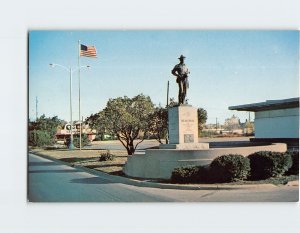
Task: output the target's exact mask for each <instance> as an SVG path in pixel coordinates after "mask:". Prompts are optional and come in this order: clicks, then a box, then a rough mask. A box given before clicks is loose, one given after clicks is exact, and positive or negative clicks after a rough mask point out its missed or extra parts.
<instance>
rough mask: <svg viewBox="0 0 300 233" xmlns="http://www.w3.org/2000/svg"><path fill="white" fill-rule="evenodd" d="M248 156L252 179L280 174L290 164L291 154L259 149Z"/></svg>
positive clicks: (286, 169)
mask: <svg viewBox="0 0 300 233" xmlns="http://www.w3.org/2000/svg"><path fill="white" fill-rule="evenodd" d="M248 158H249V159H250V166H251V179H253V180H259V179H267V178H270V177H278V176H281V175H283V174H284V173H285V172H286V171H288V169H289V168H290V167H291V166H292V158H291V155H290V154H287V153H280V152H272V151H259V152H256V153H253V154H251V155H249V156H248Z"/></svg>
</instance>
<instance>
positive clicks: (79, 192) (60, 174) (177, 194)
mask: <svg viewBox="0 0 300 233" xmlns="http://www.w3.org/2000/svg"><path fill="white" fill-rule="evenodd" d="M298 197H299V187H298V186H273V185H260V186H259V185H258V186H252V187H249V188H238V186H237V188H226V187H223V188H222V187H219V188H218V189H216V188H205V187H204V188H201V186H200V190H180V189H168V188H157V187H156V188H154V187H140V186H139V185H129V184H126V182H120V181H119V180H118V179H116V178H115V177H114V176H108V175H106V174H103V175H102V176H101V173H100V175H97V176H96V175H93V174H90V173H87V172H85V171H83V170H81V169H77V168H73V167H69V166H67V165H64V164H61V163H57V162H54V161H51V160H48V159H45V158H41V157H39V156H36V155H33V154H29V166H28V200H29V202H202V201H203V202H219V201H228V202H243V201H247V202H273V201H275V202H294V201H298Z"/></svg>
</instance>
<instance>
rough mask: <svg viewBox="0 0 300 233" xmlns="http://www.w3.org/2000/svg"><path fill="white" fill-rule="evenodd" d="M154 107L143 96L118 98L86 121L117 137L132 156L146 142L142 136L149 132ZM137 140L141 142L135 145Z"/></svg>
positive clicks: (146, 97) (148, 98)
mask: <svg viewBox="0 0 300 233" xmlns="http://www.w3.org/2000/svg"><path fill="white" fill-rule="evenodd" d="M153 107H154V106H153V103H152V101H151V99H150V97H149V96H144V95H143V94H140V95H137V96H135V97H133V98H128V97H127V96H124V97H118V98H115V99H109V101H108V102H107V104H106V107H105V109H104V110H103V111H101V112H99V113H97V114H96V115H92V116H91V117H89V118H88V119H87V120H86V121H87V122H88V123H89V124H91V125H92V126H93V125H94V126H97V127H98V130H99V129H100V130H102V132H105V133H107V134H109V135H116V136H117V138H118V140H119V141H120V142H121V143H122V145H123V146H124V147H125V148H126V150H127V153H128V155H132V154H133V153H134V152H135V149H136V147H137V146H138V144H139V143H141V142H142V141H143V140H144V138H143V136H141V135H142V134H146V133H147V132H148V131H149V115H150V113H152V112H153ZM136 139H140V141H139V142H137V143H136V144H135V145H134V140H136Z"/></svg>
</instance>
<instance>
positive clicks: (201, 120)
mask: <svg viewBox="0 0 300 233" xmlns="http://www.w3.org/2000/svg"><path fill="white" fill-rule="evenodd" d="M197 112H198V130H199V132H201V131H202V129H203V127H204V125H205V123H206V120H207V111H206V110H205V109H203V108H198V109H197Z"/></svg>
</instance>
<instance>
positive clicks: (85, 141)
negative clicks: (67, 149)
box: [73, 134, 90, 148]
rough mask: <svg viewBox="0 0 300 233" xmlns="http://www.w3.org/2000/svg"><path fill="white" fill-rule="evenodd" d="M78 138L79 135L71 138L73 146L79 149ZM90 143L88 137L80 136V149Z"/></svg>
mask: <svg viewBox="0 0 300 233" xmlns="http://www.w3.org/2000/svg"><path fill="white" fill-rule="evenodd" d="M79 140H80V137H79V135H74V137H73V144H74V146H75V147H77V148H79V147H80V144H79V143H80V142H79ZM89 143H90V140H89V139H88V136H87V135H86V134H81V147H84V146H87V145H88V144H89Z"/></svg>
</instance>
